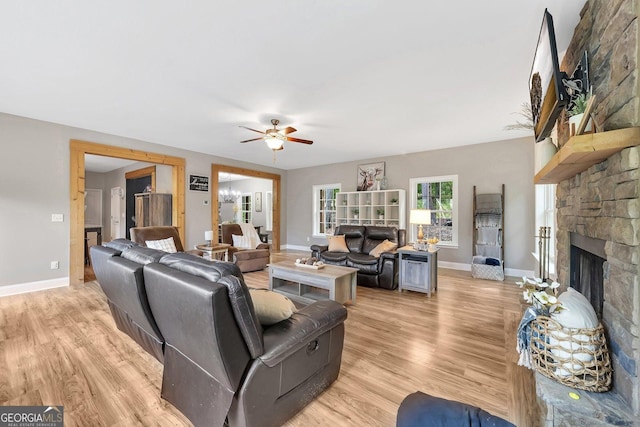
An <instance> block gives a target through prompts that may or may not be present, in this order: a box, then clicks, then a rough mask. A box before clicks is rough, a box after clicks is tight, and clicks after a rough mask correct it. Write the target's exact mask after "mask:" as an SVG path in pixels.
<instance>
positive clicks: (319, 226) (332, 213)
mask: <svg viewBox="0 0 640 427" xmlns="http://www.w3.org/2000/svg"><path fill="white" fill-rule="evenodd" d="M340 189H341V184H322V185H314V186H313V237H323V236H326V235H328V234H329V235H330V234H333V230H334V229H335V228H336V194H338V193H339V192H340Z"/></svg>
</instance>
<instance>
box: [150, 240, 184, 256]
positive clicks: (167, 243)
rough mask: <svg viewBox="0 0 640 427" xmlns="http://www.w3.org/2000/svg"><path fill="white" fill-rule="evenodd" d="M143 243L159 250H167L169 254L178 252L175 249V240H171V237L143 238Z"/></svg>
mask: <svg viewBox="0 0 640 427" xmlns="http://www.w3.org/2000/svg"><path fill="white" fill-rule="evenodd" d="M144 244H145V245H147V247H148V248H151V249H158V250H160V251H165V252H169V253H170V254H174V253H176V252H178V250H177V249H176V242H175V241H174V240H173V237H167V238H166V239H160V240H145V242H144Z"/></svg>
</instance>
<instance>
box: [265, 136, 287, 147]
mask: <svg viewBox="0 0 640 427" xmlns="http://www.w3.org/2000/svg"><path fill="white" fill-rule="evenodd" d="M264 142H266V143H267V146H268V147H269V148H270V149H272V150H274V151H276V150H280V149H282V146H283V145H284V139H280V138H276V137H273V136H272V137H266V138H265V139H264Z"/></svg>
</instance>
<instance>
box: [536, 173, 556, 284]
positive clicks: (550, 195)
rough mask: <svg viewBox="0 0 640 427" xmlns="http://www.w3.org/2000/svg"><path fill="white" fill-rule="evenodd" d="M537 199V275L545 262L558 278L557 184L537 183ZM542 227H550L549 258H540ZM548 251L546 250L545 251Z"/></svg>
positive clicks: (550, 271) (553, 277) (552, 276)
mask: <svg viewBox="0 0 640 427" xmlns="http://www.w3.org/2000/svg"><path fill="white" fill-rule="evenodd" d="M535 187H536V190H535V191H536V193H535V194H536V196H535V197H536V200H535V206H536V207H535V213H536V230H535V232H536V236H538V237H537V238H536V242H535V248H534V254H536V255H535V258H536V260H537V262H538V271H536V272H535V275H536V277H538V273H539V272H540V268H539V267H540V263H542V262H545V263H546V265H547V266H548V271H547V273H549V277H551V278H552V279H555V278H556V245H555V235H556V215H555V212H556V209H555V208H556V184H546V185H536V186H535ZM540 227H549V228H550V234H549V235H550V236H551V238H550V239H549V240H548V244H549V251H548V252H547V255H548V257H549V258H548V260H542V259H540V257H541V255H542V254H540V246H539V241H540ZM545 252H546V251H545Z"/></svg>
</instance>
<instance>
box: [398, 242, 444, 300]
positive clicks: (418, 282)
mask: <svg viewBox="0 0 640 427" xmlns="http://www.w3.org/2000/svg"><path fill="white" fill-rule="evenodd" d="M398 254H399V255H398V256H399V258H400V277H399V283H398V290H399V291H400V292H402V290H403V289H408V290H411V291H417V292H424V293H426V294H427V296H428V297H431V292H433V291H435V290H436V289H438V249H436V250H435V251H434V252H429V251H418V250H415V249H413V247H412V246H403V247H401V248H400V249H398Z"/></svg>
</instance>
